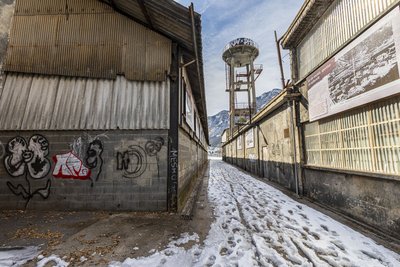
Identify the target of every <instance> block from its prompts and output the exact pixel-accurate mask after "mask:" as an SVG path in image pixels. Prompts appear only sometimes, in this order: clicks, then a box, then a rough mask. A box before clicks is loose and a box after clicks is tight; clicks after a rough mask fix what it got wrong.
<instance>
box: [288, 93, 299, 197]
mask: <svg viewBox="0 0 400 267" xmlns="http://www.w3.org/2000/svg"><path fill="white" fill-rule="evenodd" d="M293 104H294V100H290V102H289V106H290V124H291V128H292V138H293V164H294V180H295V183H296V195H297V196H299V181H298V180H299V179H298V176H297V148H296V147H297V145H296V128H295V127H294V120H293V114H294V112H293Z"/></svg>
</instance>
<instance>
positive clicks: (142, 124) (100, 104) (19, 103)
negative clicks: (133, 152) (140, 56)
mask: <svg viewBox="0 0 400 267" xmlns="http://www.w3.org/2000/svg"><path fill="white" fill-rule="evenodd" d="M0 95H1V97H0V130H107V129H131V130H134V129H168V128H169V82H149V81H148V82H139V81H128V80H127V79H125V78H124V77H123V76H117V79H116V80H109V79H92V78H76V77H62V76H44V75H29V74H14V73H8V74H7V76H6V79H5V85H4V88H3V89H2V91H1V92H0Z"/></svg>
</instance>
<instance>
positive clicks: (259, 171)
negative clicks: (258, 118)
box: [255, 125, 261, 176]
mask: <svg viewBox="0 0 400 267" xmlns="http://www.w3.org/2000/svg"><path fill="white" fill-rule="evenodd" d="M259 127H260V126H259V125H258V127H255V129H257V159H258V171H257V172H258V176H261V160H260V129H259Z"/></svg>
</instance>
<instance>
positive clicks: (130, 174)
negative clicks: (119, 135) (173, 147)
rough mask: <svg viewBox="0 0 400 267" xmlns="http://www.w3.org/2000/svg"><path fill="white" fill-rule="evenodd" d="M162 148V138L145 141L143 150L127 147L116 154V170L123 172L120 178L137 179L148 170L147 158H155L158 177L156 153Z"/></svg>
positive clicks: (158, 169) (137, 147)
mask: <svg viewBox="0 0 400 267" xmlns="http://www.w3.org/2000/svg"><path fill="white" fill-rule="evenodd" d="M163 146H164V139H163V138H162V137H157V138H155V139H154V140H150V141H147V142H146V144H145V146H144V148H143V147H141V146H139V145H129V146H128V148H127V149H126V150H124V151H118V152H117V155H116V157H117V170H118V171H123V174H122V177H124V178H130V179H134V178H138V177H140V176H142V175H143V173H144V172H145V171H146V170H147V168H148V165H149V160H148V157H155V159H156V164H157V173H158V176H160V168H159V157H158V152H160V151H161V149H162V147H163Z"/></svg>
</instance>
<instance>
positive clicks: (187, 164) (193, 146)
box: [178, 128, 207, 210]
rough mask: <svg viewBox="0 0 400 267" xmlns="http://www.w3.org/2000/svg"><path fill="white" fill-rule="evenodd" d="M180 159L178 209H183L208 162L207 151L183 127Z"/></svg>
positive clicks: (180, 140) (180, 137)
mask: <svg viewBox="0 0 400 267" xmlns="http://www.w3.org/2000/svg"><path fill="white" fill-rule="evenodd" d="M178 161H179V168H178V170H179V175H178V210H181V209H182V208H183V206H184V204H185V201H186V199H187V197H188V196H189V194H190V192H191V190H192V187H193V186H194V183H195V181H196V179H197V178H198V177H199V174H200V173H201V170H202V168H203V167H204V165H205V163H206V162H207V152H206V151H205V150H204V149H203V148H202V147H201V146H200V145H199V143H198V142H197V141H196V140H195V139H193V138H190V135H189V134H188V133H187V132H186V131H185V130H183V129H182V128H180V129H179V158H178Z"/></svg>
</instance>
